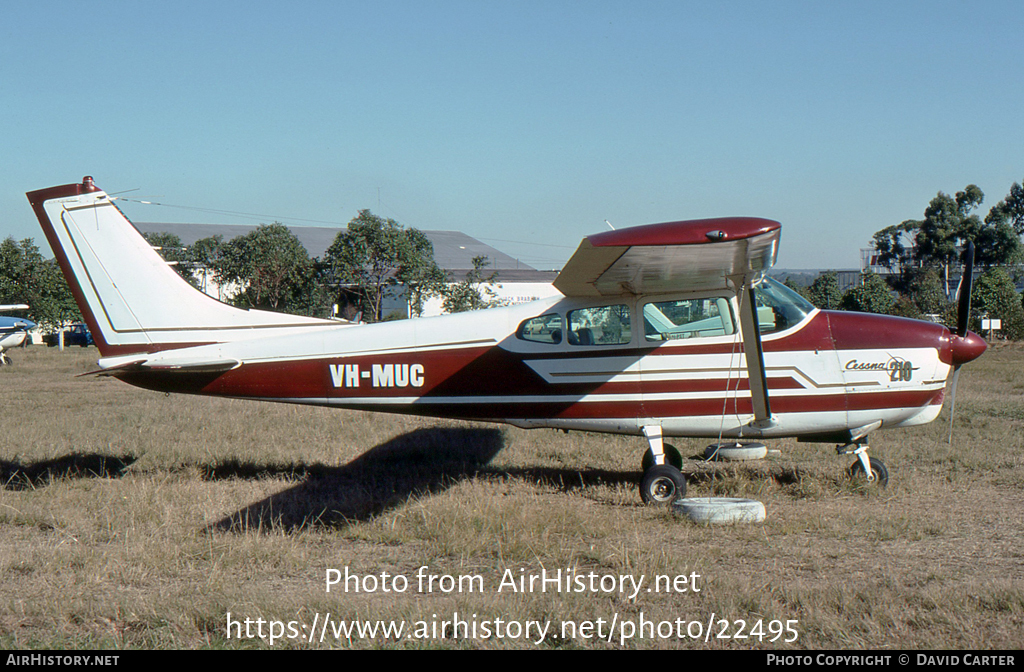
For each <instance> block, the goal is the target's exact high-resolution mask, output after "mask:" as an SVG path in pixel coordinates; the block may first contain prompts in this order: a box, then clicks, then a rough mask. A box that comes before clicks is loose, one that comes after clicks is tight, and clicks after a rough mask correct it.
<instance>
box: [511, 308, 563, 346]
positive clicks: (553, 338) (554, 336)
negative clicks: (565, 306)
mask: <svg viewBox="0 0 1024 672" xmlns="http://www.w3.org/2000/svg"><path fill="white" fill-rule="evenodd" d="M516 338H518V339H520V340H523V341H531V342H533V343H547V344H548V345H554V344H556V343H561V342H562V316H561V315H559V314H558V313H548V314H546V315H541V316H540V317H533V318H530V319H529V320H523V322H522V323H521V324H520V325H519V328H518V329H516Z"/></svg>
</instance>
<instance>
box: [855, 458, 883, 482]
mask: <svg viewBox="0 0 1024 672" xmlns="http://www.w3.org/2000/svg"><path fill="white" fill-rule="evenodd" d="M868 462H869V463H870V464H871V475H872V476H873V477H874V481H868V480H867V477H866V475H865V474H864V465H862V464H861V463H860V460H857V461H856V462H854V463H853V464H852V465H851V466H850V478H851V479H853V480H854V481H857V482H861V481H863V482H864V483H872V482H873V483H876V484H878V485H880V486H882V487H883V488H884V487H885V486H887V485H888V484H889V470H888V469H886V468H885V462H882V461H881V460H879V459H878V458H876V457H869V458H868Z"/></svg>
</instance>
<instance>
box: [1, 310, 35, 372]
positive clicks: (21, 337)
mask: <svg viewBox="0 0 1024 672" xmlns="http://www.w3.org/2000/svg"><path fill="white" fill-rule="evenodd" d="M10 310H28V305H27V304H24V303H9V304H4V305H0V313H6V312H7V311H10ZM35 326H36V323H35V322H33V321H32V320H29V319H26V318H24V317H0V366H4V365H6V364H10V363H11V359H10V357H8V356H7V350H10V349H11V348H17V347H21V346H22V345H23V344H24V343H25V340H26V339H27V338H28V330H29V329H32V328H33V327H35Z"/></svg>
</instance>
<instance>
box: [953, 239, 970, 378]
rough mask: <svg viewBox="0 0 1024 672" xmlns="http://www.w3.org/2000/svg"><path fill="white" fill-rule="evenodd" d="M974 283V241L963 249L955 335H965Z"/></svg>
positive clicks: (961, 336)
mask: <svg viewBox="0 0 1024 672" xmlns="http://www.w3.org/2000/svg"><path fill="white" fill-rule="evenodd" d="M973 284H974V243H967V249H966V250H964V273H963V275H962V276H961V278H960V292H959V295H958V296H957V304H958V305H957V313H956V335H957V336H959V337H960V338H963V337H964V336H966V335H967V323H968V321H969V320H970V319H971V286H972V285H973ZM954 375H955V374H954Z"/></svg>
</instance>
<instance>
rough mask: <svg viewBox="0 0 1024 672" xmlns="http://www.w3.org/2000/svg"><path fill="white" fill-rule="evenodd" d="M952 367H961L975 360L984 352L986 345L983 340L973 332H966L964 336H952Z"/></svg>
mask: <svg viewBox="0 0 1024 672" xmlns="http://www.w3.org/2000/svg"><path fill="white" fill-rule="evenodd" d="M952 340H953V365H954V366H961V365H963V364H966V363H967V362H970V361H972V360H974V359H977V358H978V357H980V356H981V353H983V352H985V350H986V349H987V348H988V344H987V343H985V339H983V338H982V337H981V336H978V335H977V334H976V333H974V332H973V331H968V332H967V335H966V336H963V337H961V336H956V335H954V336H953V339H952Z"/></svg>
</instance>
